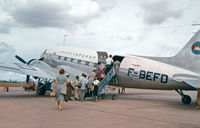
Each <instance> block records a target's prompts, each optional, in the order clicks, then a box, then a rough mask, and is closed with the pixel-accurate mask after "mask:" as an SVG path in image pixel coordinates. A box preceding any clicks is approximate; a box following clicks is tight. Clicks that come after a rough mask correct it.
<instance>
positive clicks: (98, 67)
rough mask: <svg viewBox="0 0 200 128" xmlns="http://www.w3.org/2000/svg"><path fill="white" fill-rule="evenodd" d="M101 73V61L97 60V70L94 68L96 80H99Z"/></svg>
mask: <svg viewBox="0 0 200 128" xmlns="http://www.w3.org/2000/svg"><path fill="white" fill-rule="evenodd" d="M103 73H104V71H103V69H102V65H101V62H98V65H97V70H96V76H97V78H98V80H100V81H101V74H103Z"/></svg>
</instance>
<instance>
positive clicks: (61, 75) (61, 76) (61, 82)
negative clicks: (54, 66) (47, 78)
mask: <svg viewBox="0 0 200 128" xmlns="http://www.w3.org/2000/svg"><path fill="white" fill-rule="evenodd" d="M65 81H66V78H65V70H64V69H63V68H62V69H60V70H59V75H58V76H57V79H56V81H55V84H56V85H57V86H56V89H55V93H56V101H57V103H58V109H59V110H60V111H62V105H63V102H64V101H65V95H64V94H62V93H61V88H62V86H63V85H64V83H65Z"/></svg>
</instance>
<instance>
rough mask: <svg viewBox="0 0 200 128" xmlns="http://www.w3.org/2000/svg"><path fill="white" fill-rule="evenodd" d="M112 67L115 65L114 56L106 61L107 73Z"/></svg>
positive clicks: (110, 56)
mask: <svg viewBox="0 0 200 128" xmlns="http://www.w3.org/2000/svg"><path fill="white" fill-rule="evenodd" d="M112 65H113V59H112V55H109V57H108V58H107V59H106V73H107V72H109V71H110V69H111V68H112Z"/></svg>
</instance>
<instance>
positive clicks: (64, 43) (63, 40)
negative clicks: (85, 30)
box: [63, 35, 69, 46]
mask: <svg viewBox="0 0 200 128" xmlns="http://www.w3.org/2000/svg"><path fill="white" fill-rule="evenodd" d="M67 36H69V35H64V40H63V46H65V42H66V37H67Z"/></svg>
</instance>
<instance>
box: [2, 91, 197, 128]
mask: <svg viewBox="0 0 200 128" xmlns="http://www.w3.org/2000/svg"><path fill="white" fill-rule="evenodd" d="M116 93H117V92H116ZM184 93H185V94H188V95H190V96H191V98H192V103H191V104H190V105H183V104H182V102H181V97H180V96H179V94H177V93H176V92H175V91H160V90H143V89H126V94H123V95H117V99H116V100H112V99H111V98H106V99H100V100H99V101H98V102H93V101H90V99H88V98H87V99H86V101H85V102H79V101H69V102H66V103H64V105H63V110H62V111H59V110H58V109H57V104H56V101H55V98H54V97H49V96H48V93H47V94H46V95H45V96H37V95H36V94H35V92H32V91H29V92H25V91H23V89H22V88H21V87H11V88H10V89H9V92H4V91H3V88H0V128H200V109H197V108H196V107H195V100H196V94H197V91H184Z"/></svg>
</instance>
